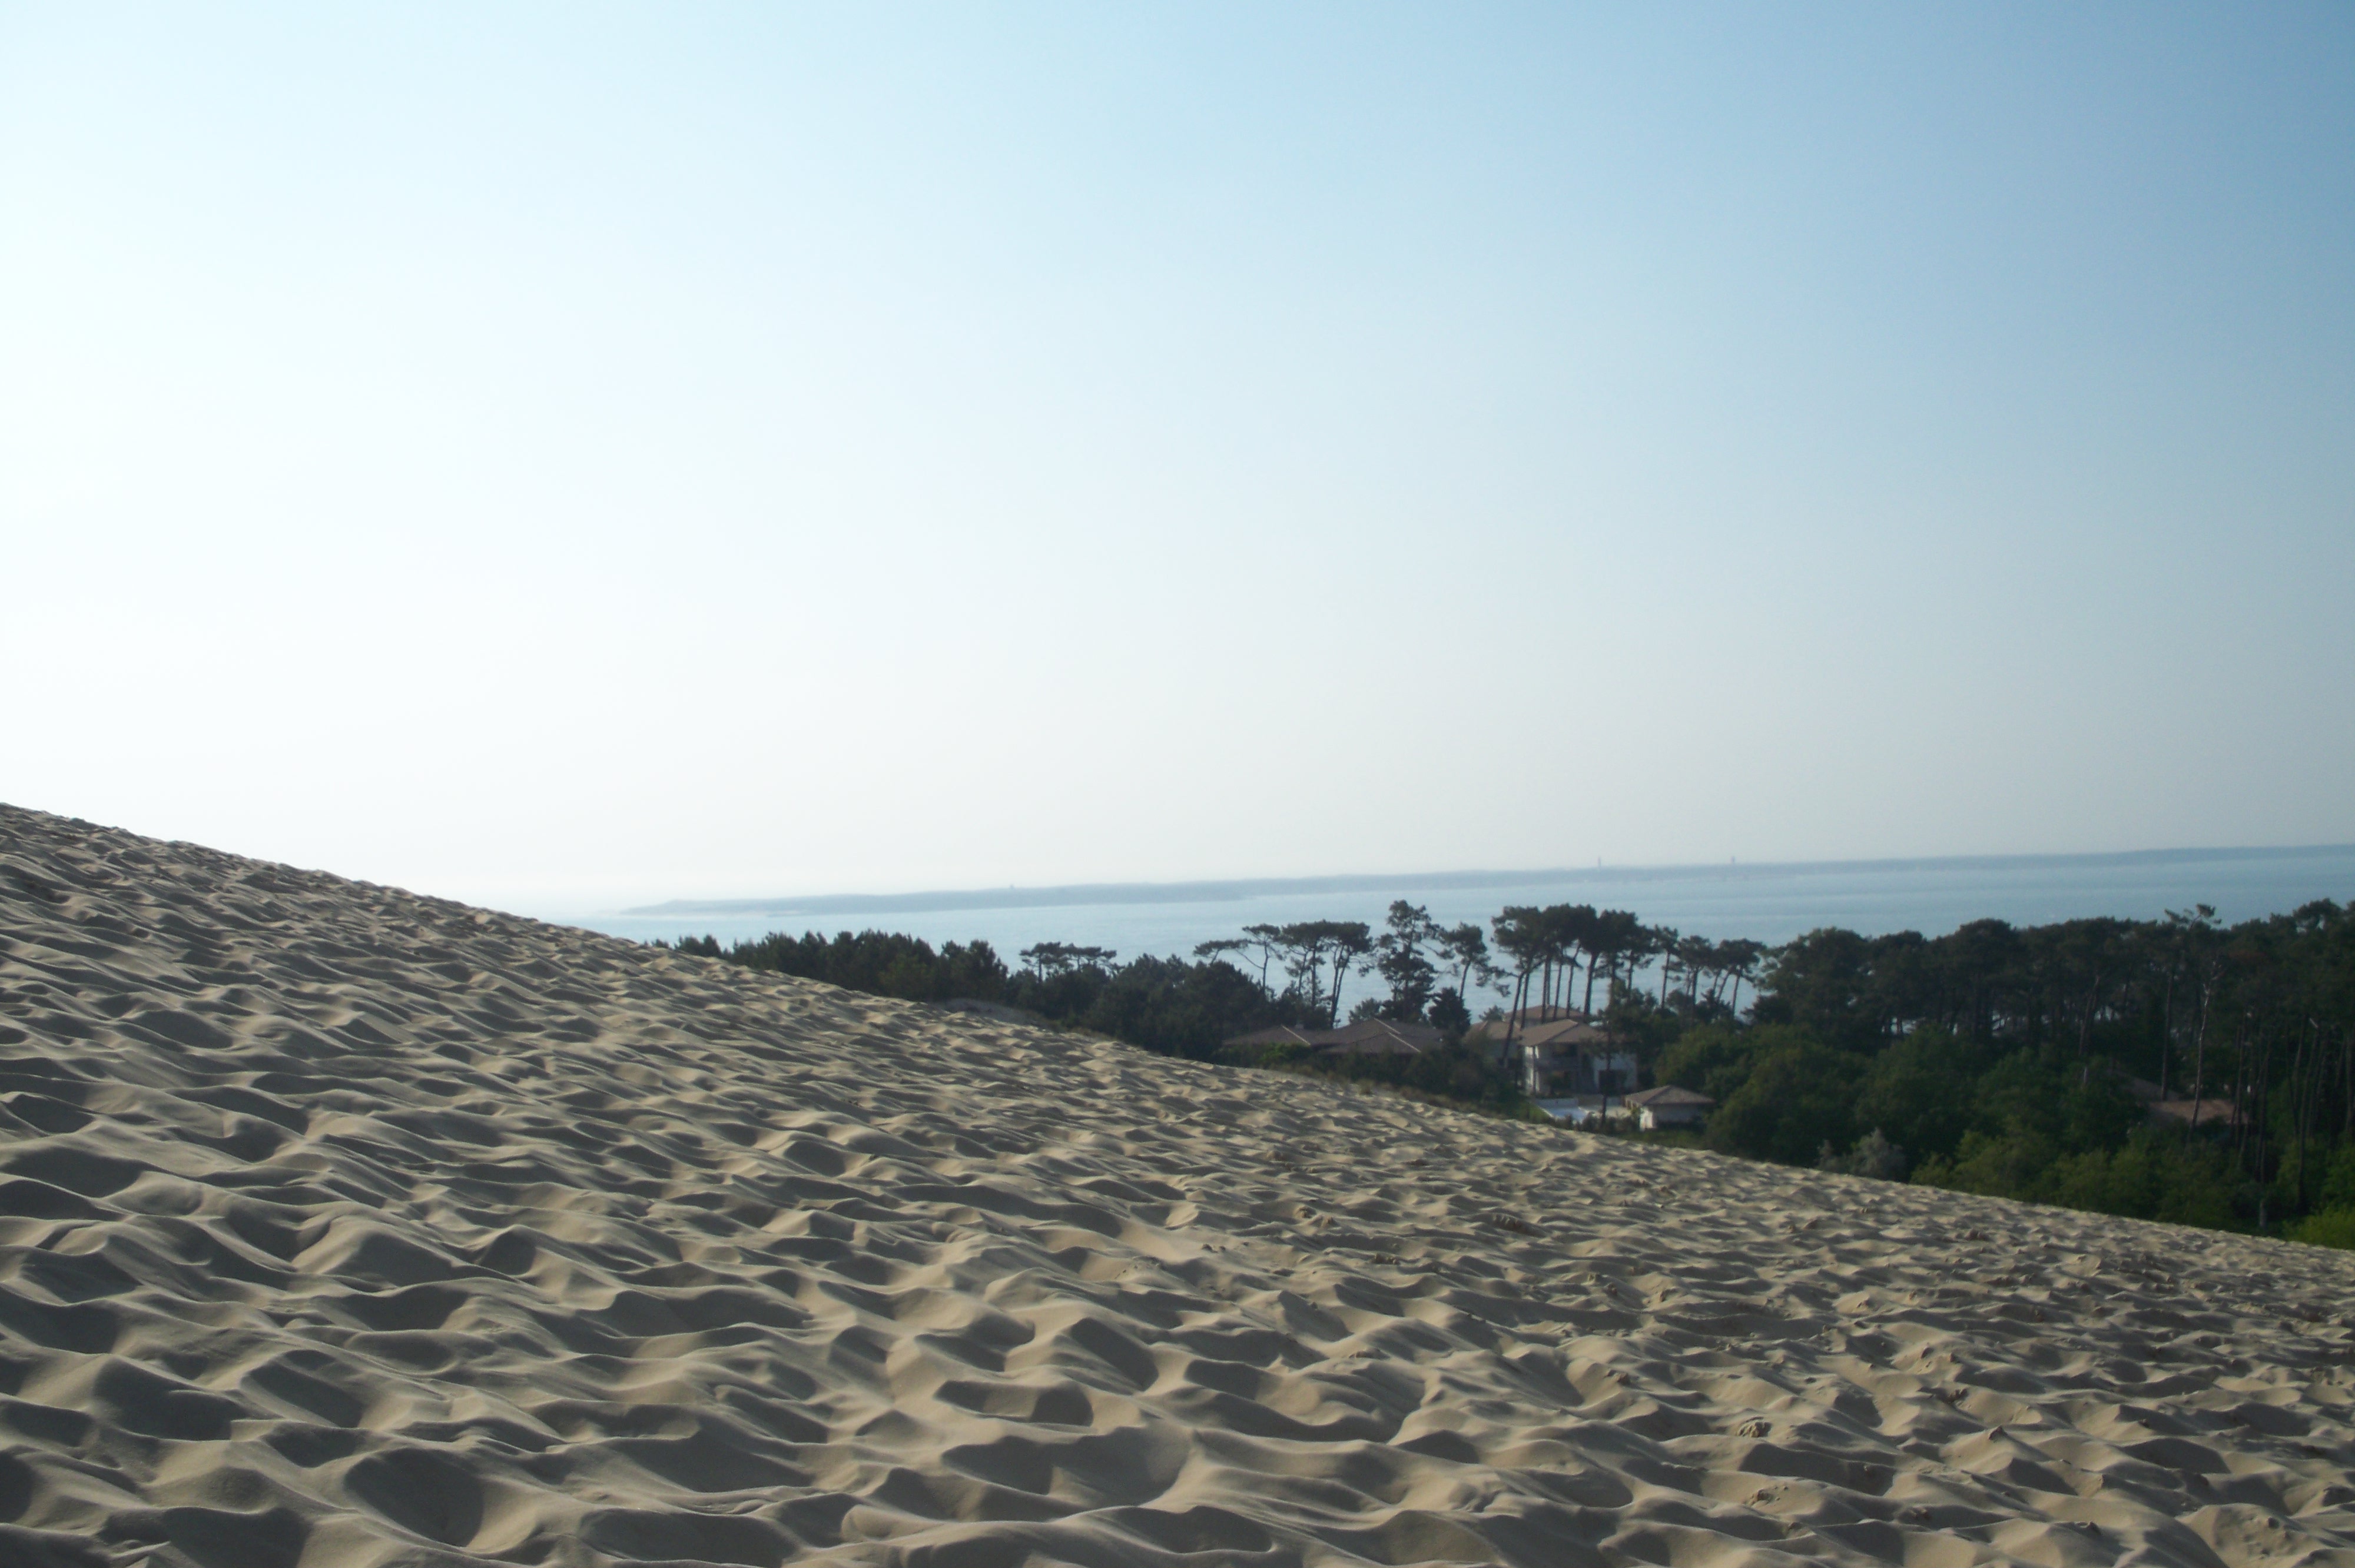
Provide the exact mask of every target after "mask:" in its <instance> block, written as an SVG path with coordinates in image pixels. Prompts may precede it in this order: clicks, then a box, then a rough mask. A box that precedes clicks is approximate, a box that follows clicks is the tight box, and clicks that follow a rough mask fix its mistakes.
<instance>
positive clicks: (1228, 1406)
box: [0, 809, 2355, 1568]
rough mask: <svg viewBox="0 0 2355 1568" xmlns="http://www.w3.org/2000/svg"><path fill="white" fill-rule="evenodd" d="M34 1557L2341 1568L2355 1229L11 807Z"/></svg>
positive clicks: (9, 1006) (311, 1563)
mask: <svg viewBox="0 0 2355 1568" xmlns="http://www.w3.org/2000/svg"><path fill="white" fill-rule="evenodd" d="M0 1017H5V1023H0V1089H4V1090H5V1095H4V1096H0V1104H5V1115H0V1241H5V1243H6V1244H7V1245H6V1246H5V1254H0V1390H5V1395H6V1397H5V1398H0V1520H13V1521H14V1522H13V1523H10V1524H7V1525H5V1526H0V1563H6V1564H16V1563H83V1562H100V1561H112V1562H115V1563H153V1564H157V1565H159V1568H160V1565H165V1564H183V1563H202V1564H208V1565H213V1568H292V1565H293V1564H296V1563H301V1564H304V1565H305V1568H329V1565H334V1568H344V1565H357V1564H366V1563H457V1562H475V1561H480V1560H485V1559H496V1560H498V1561H503V1562H511V1563H678V1562H692V1563H762V1564H767V1563H781V1562H784V1561H788V1560H794V1561H802V1560H825V1561H840V1562H858V1563H881V1562H898V1561H906V1562H909V1563H934V1564H941V1565H951V1564H954V1565H971V1568H986V1565H994V1564H1008V1565H1011V1564H1016V1563H1027V1562H1054V1563H1063V1562H1068V1563H1091V1564H1107V1565H1109V1564H1131V1563H1135V1564H1172V1563H1203V1564H1209V1563H1337V1562H1346V1563H1355V1562H1360V1561H1369V1562H1375V1563H1420V1562H1508V1563H1533V1564H1534V1563H1595V1562H1623V1561H1640V1562H1647V1563H1676V1564H1694V1565H1700V1568H1720V1565H1730V1564H1732V1563H1741V1562H1769V1561H1787V1560H1791V1559H1793V1558H1803V1559H1806V1560H1810V1561H1835V1562H1857V1563H1862V1562H1885V1563H1909V1564H1922V1565H1926V1568H1940V1565H1945V1564H1959V1563H1968V1562H1980V1561H2004V1560H2016V1561H2021V1562H2029V1563H2048V1564H2075V1563H2111V1562H2116V1561H2123V1560H2126V1558H2128V1557H2133V1558H2134V1559H2135V1560H2136V1561H2149V1562H2157V1563H2213V1562H2215V1561H2217V1560H2218V1559H2220V1558H2221V1559H2222V1561H2224V1562H2227V1563H2288V1562H2295V1561H2299V1560H2301V1559H2305V1560H2317V1559H2320V1560H2328V1561H2332V1562H2344V1563H2355V1551H2350V1549H2349V1548H2350V1543H2355V1510H2350V1507H2349V1505H2350V1501H2355V1486H2350V1482H2349V1475H2348V1471H2349V1463H2350V1456H2355V1449H2350V1443H2349V1438H2350V1425H2349V1419H2350V1409H2349V1400H2350V1383H2355V1372H2350V1368H2349V1359H2350V1336H2349V1326H2350V1321H2355V1319H2350V1309H2351V1308H2355V1294H2350V1286H2355V1257H2350V1256H2348V1255H2339V1254H2331V1253H2324V1252H2318V1251H2313V1250H2309V1249H2304V1248H2299V1247H2293V1246H2288V1245H2278V1244H2269V1243H2258V1242H2251V1241H2245V1240H2238V1239H2233V1238H2230V1237H2224V1236H2219V1235H2211V1234H2202V1233H2198V1232H2191V1231H2179V1230H2170V1229H2167V1228H2163V1227H2158V1226H2151V1225H2141V1224H2129V1223H2124V1222H2116V1221H2106V1220H2100V1219H2094V1218H2088V1217H2084V1216H2080V1215H2073V1214H2069V1213H2059V1212H2053V1211H2046V1210H2037V1209H2030V1208H2024V1207H2019V1206H2015V1205H2010V1204H2005V1203H2000V1202H1983V1201H1977V1200H1972V1199H1965V1198H1956V1197H1950V1196H1944V1195H1937V1194H1932V1193H1927V1192H1916V1191H1913V1190H1910V1189H1906V1188H1902V1187H1891V1186H1887V1185H1882V1184H1877V1183H1870V1182H1863V1181H1849V1180H1845V1179H1839V1178H1830V1177H1818V1176H1815V1175H1811V1174H1807V1173H1804V1172H1796V1171H1782V1170H1776V1169H1773V1168H1769V1167H1764V1166H1756V1165H1748V1164H1742V1163H1738V1162H1732V1161H1726V1160H1717V1159H1713V1158H1710V1157H1706V1156H1701V1155H1697V1154H1696V1155H1685V1154H1675V1153H1664V1152H1658V1151H1651V1150H1636V1149H1628V1148H1624V1147H1614V1145H1612V1144H1610V1143H1608V1142H1603V1141H1597V1140H1593V1139H1586V1138H1583V1137H1581V1136H1577V1135H1572V1134H1567V1133H1557V1132H1550V1131H1548V1130H1545V1129H1541V1128H1524V1127H1519V1126H1514V1125H1508V1124H1504V1123H1498V1122H1494V1121H1488V1120H1484V1119H1481V1118H1476V1117H1471V1116H1465V1115H1456V1114H1452V1113H1445V1112H1438V1111H1433V1110H1428V1109H1424V1108H1421V1107H1414V1106H1412V1105H1408V1104H1404V1103H1401V1102H1397V1101H1393V1100H1389V1099H1385V1098H1381V1097H1372V1096H1366V1095H1359V1094H1356V1093H1351V1092H1348V1091H1345V1090H1338V1089H1335V1088H1332V1087H1328V1086H1321V1085H1316V1084H1312V1083H1306V1082H1299V1081H1295V1080H1290V1079H1286V1078H1283V1077H1278V1076H1273V1075H1238V1074H1233V1073H1228V1072H1221V1071H1214V1070H1210V1069H1207V1068H1200V1067H1195V1066H1191V1065H1185V1064H1180V1063H1173V1062H1167V1061H1162V1060H1158V1059H1156V1058H1153V1057H1150V1056H1146V1055H1144V1054H1139V1053H1136V1052H1134V1051H1130V1050H1128V1049H1125V1048H1124V1047H1120V1046H1115V1045H1110V1044H1102V1043H1098V1042H1093V1041H1087V1040H1080V1039H1073V1038H1070V1037H1064V1036H1058V1035H1052V1034H1047V1033H1038V1032H1034V1031H1028V1030H1025V1029H1022V1028H1019V1027H1016V1026H1009V1025H996V1024H991V1023H988V1022H976V1021H973V1020H970V1019H963V1018H953V1017H950V1016H948V1015H944V1014H942V1013H939V1012H933V1011H932V1010H929V1009H926V1008H922V1007H916V1006H903V1005H900V1004H897V1003H892V1002H887V1001H876V1000H872V999H868V998H864V997H859V996H855V995H851V994H848V993H845V992H840V991H829V990H826V989H825V988H822V987H818V986H813V985H805V984H799V983H790V982H788V983H778V982H775V981H773V980H762V979H759V978H756V977H754V976H751V975H749V974H745V973H741V972H738V971H734V970H730V969H727V968H725V967H724V966H722V965H720V964H718V963H716V962H709V961H706V960H701V959H680V958H676V957H673V956H670V955H667V954H659V953H655V952H652V951H648V950H645V949H639V948H632V947H629V946H627V945H625V944H623V943H620V942H616V941H611V940H608V939H605V938H599V937H594V936H591V935H588V934H585V933H582V932H577V931H569V930H562V929H557V928H553V927H544V926H538V925H534V924H532V923H530V922H528V921H524V920H518V919H514V918H510V917H508V916H498V915H490V914H485V913H480V912H477V911H474V910H471V909H466V908H463V907H460V906H455V905H452V904H446V903H437V902H434V901H432V900H425V899H419V898H415V897H411V896H410V895H405V894H400V893H396V892H391V891H388V890H386V889H383V888H379V887H373V886H368V885H359V884H354V883H348V882H342V881H338V880H336V879H335V878H332V877H328V876H324V875H318V874H309V873H300V872H293V871H289V870H286V869H284V868H282V867H278V866H272V865H264V864H261V863H254V862H250V861H242V860H238V859H235V858H233V857H230V856H227V855H222V854H218V853H211V852H209V851H206V850H201V849H196V848H192V847H188V846H186V845H179V844H163V843H157V842H151V841H146V840H142V839H136V838H133V837H131V836H129V835H126V834H122V833H115V832H105V831H101V830H97V829H93V828H91V827H89V826H87V825H85V824H80V823H73V822H68V821H61V820H59V819H57V818H52V817H45V816H40V815H37V814H33V813H28V812H22V811H16V810H5V809H0Z"/></svg>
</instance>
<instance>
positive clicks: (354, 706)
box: [0, 4, 2355, 909]
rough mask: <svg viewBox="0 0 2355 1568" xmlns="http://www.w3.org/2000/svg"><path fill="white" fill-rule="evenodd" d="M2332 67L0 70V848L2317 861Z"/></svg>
mask: <svg viewBox="0 0 2355 1568" xmlns="http://www.w3.org/2000/svg"><path fill="white" fill-rule="evenodd" d="M2350 146H2355V10H2350V8H2348V7H2345V6H2343V5H2320V4H2312V5H2296V4H2290V5H2278V6H2270V7H2265V8H2263V9H2259V10H2254V11H2250V10H2225V9H2222V8H2216V9H2202V8H2198V7H2192V6H2132V5H2087V6H2081V7H2073V8H2067V9H2054V8H2051V7H2043V6H2034V5H2001V4H1998V5H1969V6H1963V5H1923V6H1913V7H1904V8H1885V7H1871V6H1867V5H1797V6H1775V7H1765V6H1754V5H1689V6H1682V7H1659V8H1649V9H1641V10H1625V9H1616V8H1613V9H1602V8H1597V9H1586V10H1581V9H1573V8H1564V7H1555V6H1537V5H1483V6H1477V7H1462V8H1453V9H1448V10H1444V11H1441V10H1433V9H1418V8H1414V7H1409V6H1394V5H1374V6H1350V7H1348V8H1342V7H1338V6H1329V5H1300V6H1293V7H1286V8H1283V9H1281V10H1275V11H1269V10H1265V9H1262V8H1256V7H1246V6H1241V5H1209V6H1201V7H1189V8H1186V9H1183V10H1178V11H1171V12H1167V13H1151V12H1121V13H1108V12H1103V11H1101V10H1096V9H1092V8H1084V7H1077V6H1039V7H1031V8H1026V9H1023V10H1019V11H992V10H975V9H972V8H966V7H956V6H948V5H915V6H910V7H904V8H900V9H897V10H894V11H891V12H889V13H881V12H871V11H848V12H826V11H816V10H787V9H774V8H768V7H760V6H751V5H711V6H705V7H698V8H697V9H695V10H693V11H690V12H678V11H673V10H666V9H657V8H651V7H632V6H626V5H623V6H605V7H596V8H590V9H581V8H570V7H567V8H559V7H555V6H549V5H515V6H511V7H503V8H500V9H498V10H496V11H494V12H481V11H476V10H472V9H462V8H459V7H455V6H432V5H428V6H423V7H417V8H406V9H402V10H399V11H376V12H319V11H315V10H313V9H310V8H305V7H298V6H291V5H227V6H222V7H216V8H208V10H206V11H204V12H203V13H201V14H199V13H196V12H189V11H185V10H181V9H176V8H172V7H165V6H160V5H151V6H142V5H128V6H123V7H114V8H108V9H104V10H90V9H85V8H37V7H31V6H21V5H5V4H0V550H5V559H6V560H7V562H8V564H9V567H10V573H11V584H12V587H14V588H15V589H16V592H15V593H13V594H12V596H11V602H10V605H9V610H8V614H7V615H6V616H5V618H0V658H5V660H6V661H7V663H8V667H9V669H10V671H11V674H12V690H11V698H12V711H11V723H10V725H9V726H8V730H7V733H6V735H5V738H0V798H6V799H8V800H15V801H18V802H21V803H23V804H26V805H28V806H33V807H37V808H39V809H42V810H51V811H58V812H61V813H65V814H68V815H72V816H77V817H82V818H87V819H91V820H95V821H104V822H109V823H114V824H120V825H122V826H123V827H126V828H129V829H132V830H133V831H136V832H144V833H150V834H155V835H158V836H164V837H170V838H180V839H188V840H194V841H197V842H204V843H208V844H212V845H216V846H218V847H220V848H223V849H227V850H231V851H235V852H238V853H249V854H255V855H261V856H264V857H268V858H272V859H277V860H284V861H289V862H293V863H298V864H304V865H311V866H318V867H323V868H325V869H329V870H333V871H336V872H339V873H343V874H348V875H353V876H358V877H364V878H367V879H369V880H373V881H378V882H384V883H390V884H396V885H402V886H407V887H411V888H415V889H417V890H419V891H421V892H427V893H433V894H440V895H448V896H453V897H460V898H465V899H468V900H470V901H474V902H478V903H487V904H494V905H498V906H506V907H513V908H536V909H582V908H610V907H616V906H621V905H624V904H629V903H643V902H645V901H648V900H650V899H656V898H660V897H663V896H666V895H675V894H680V893H682V892H692V893H695V894H698V895H703V896H708V897H721V896H751V897H759V896H767V895H774V894H775V893H776V892H777V891H778V890H779V889H793V888H816V887H835V888H865V889H874V890H890V889H899V890H914V889H922V888H940V887H956V886H967V887H987V886H993V885H1006V884H1026V885H1068V884H1073V883H1081V882H1104V881H1191V880H1205V879H1213V878H1225V877H1235V876H1260V877H1268V876H1279V877H1280V876H1298V875H1317V874H1337V873H1341V874H1346V873H1350V872H1361V871H1362V870H1363V868H1364V867H1366V866H1369V865H1396V864H1422V865H1464V866H1477V865H1497V864H1507V865H1537V866H1543V865H1568V866H1577V865H1582V864H1585V863H1591V862H1593V861H1594V860H1596V859H1597V858H1598V857H1600V858H1602V859H1604V861H1606V862H1608V863H1614V864H1627V863H1679V862H1683V863H1715V862H1719V861H1722V860H1724V859H1726V858H1727V857H1729V856H1739V857H1740V858H1741V859H1742V861H1744V862H1751V861H1759V862H1777V863H1794V862H1817V861H1826V860H1873V859H1882V858H1906V859H1910V858H1922V857H1943V856H1955V855H1977V854H2036V853H2102V852H2116V851H2130V850H2137V849H2141V848H2146V847H2147V846H2151V845H2169V844H2243V845H2300V844H2338V843H2345V842H2355V790H2350V789H2348V788H2347V787H2346V780H2347V779H2350V777H2355V682H2350V681H2349V680H2348V679H2347V678H2346V672H2347V671H2348V670H2349V669H2350V667H2355V615H2350V614H2348V613H2347V611H2346V608H2345V605H2344V602H2343V601H2344V599H2345V595H2346V585H2347V584H2348V583H2349V582H2350V581H2355V291H2350V290H2349V289H2348V288H2347V286H2346V283H2347V280H2348V279H2349V278H2350V277H2355V158H2350V156H2349V155H2348V151H2347V150H2348V149H2349V148H2350Z"/></svg>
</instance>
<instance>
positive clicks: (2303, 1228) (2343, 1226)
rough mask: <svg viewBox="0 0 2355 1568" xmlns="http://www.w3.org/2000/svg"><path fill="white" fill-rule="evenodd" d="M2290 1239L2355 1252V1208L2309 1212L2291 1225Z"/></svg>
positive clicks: (2310, 1244)
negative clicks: (2316, 1212)
mask: <svg viewBox="0 0 2355 1568" xmlns="http://www.w3.org/2000/svg"><path fill="white" fill-rule="evenodd" d="M2289 1239H2290V1240H2292V1241H2299V1242H2304V1243H2306V1244H2307V1245H2309V1246H2335V1247H2338V1248H2339V1249H2341V1250H2342V1251H2350V1252H2355V1209H2326V1210H2324V1211H2323V1212H2322V1213H2318V1214H2308V1215H2307V1217H2306V1218H2305V1219H2303V1220H2300V1221H2299V1222H2298V1223H2297V1224H2295V1225H2293V1226H2291V1227H2290V1232H2289Z"/></svg>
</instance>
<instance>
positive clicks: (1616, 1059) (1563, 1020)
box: [1464, 1008, 1636, 1100]
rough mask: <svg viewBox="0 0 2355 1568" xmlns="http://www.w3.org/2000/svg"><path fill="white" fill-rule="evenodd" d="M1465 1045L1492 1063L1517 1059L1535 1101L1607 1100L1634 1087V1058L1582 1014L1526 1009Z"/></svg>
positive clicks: (1485, 1026) (1491, 1024)
mask: <svg viewBox="0 0 2355 1568" xmlns="http://www.w3.org/2000/svg"><path fill="white" fill-rule="evenodd" d="M1464 1043H1465V1044H1466V1045H1470V1046H1472V1047H1474V1048H1475V1049H1482V1050H1486V1051H1487V1053H1488V1054H1490V1056H1491V1057H1492V1059H1493V1058H1499V1057H1504V1056H1507V1055H1511V1054H1518V1056H1519V1058H1520V1060H1519V1063H1518V1066H1519V1068H1520V1077H1521V1087H1522V1088H1523V1089H1524V1090H1526V1091H1527V1092H1528V1094H1529V1097H1530V1098H1531V1099H1535V1100H1544V1099H1553V1098H1558V1097H1575V1096H1586V1095H1599V1096H1601V1097H1604V1098H1605V1099H1609V1098H1611V1097H1614V1096H1617V1095H1624V1094H1625V1093H1627V1092H1628V1091H1629V1090H1631V1089H1633V1088H1634V1087H1635V1086H1636V1054H1635V1053H1634V1052H1632V1051H1629V1050H1627V1049H1625V1047H1624V1046H1622V1045H1621V1044H1619V1043H1618V1042H1617V1041H1615V1040H1614V1039H1613V1038H1612V1036H1611V1033H1610V1031H1608V1030H1606V1029H1604V1028H1603V1027H1601V1026H1600V1025H1598V1024H1597V1023H1595V1022H1594V1021H1593V1019H1591V1018H1589V1017H1588V1016H1587V1015H1586V1014H1584V1013H1582V1012H1566V1011H1564V1010H1562V1009H1561V1008H1542V1009H1540V1008H1528V1009H1524V1010H1523V1011H1522V1012H1517V1013H1513V1014H1510V1015H1508V1016H1507V1017H1504V1018H1497V1019H1491V1020H1489V1021H1488V1022H1485V1023H1481V1024H1479V1025H1477V1026H1476V1027H1475V1028H1474V1029H1473V1031H1472V1033H1470V1034H1468V1035H1466V1036H1465V1042H1464Z"/></svg>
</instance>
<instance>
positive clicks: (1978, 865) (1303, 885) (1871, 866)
mask: <svg viewBox="0 0 2355 1568" xmlns="http://www.w3.org/2000/svg"><path fill="white" fill-rule="evenodd" d="M2347 853H2355V844H2298V845H2290V846H2286V847H2279V848H2243V849H2231V848H2224V849H2162V850H2123V851H2115V852H2110V853H2095V854H2009V855H1932V856H1917V857H1913V858H1911V859H1902V860H1820V861H1758V862H1749V861H1728V862H1719V863H1706V864H1683V865H1625V866H1622V865H1593V866H1576V867H1572V866H1557V867H1551V868H1548V869H1545V870H1538V871H1440V872H1420V873H1408V874H1400V875H1391V876H1383V875H1350V876H1284V877H1243V878H1231V879H1227V880H1217V881H1206V882H1095V883H1075V884H1071V885H1064V886H1055V887H981V888H962V889H944V890H936V891H932V892H919V893H832V894H818V895H806V896H780V897H771V898H674V899H669V900H666V902H664V903H660V904H642V905H638V906H634V907H631V908H628V909H624V910H623V911H622V913H623V914H624V915H634V916H789V915H802V916H816V915H866V914H878V915H880V914H916V913H937V912H942V911H955V910H961V909H1042V908H1069V907H1084V906H1108V905H1149V904H1218V903H1228V902H1241V901H1242V900H1245V899H1252V898H1267V897H1281V896H1286V895H1314V894H1328V893H1329V894H1344V893H1366V892H1391V891H1395V892H1399V893H1426V892H1437V891H1454V890H1468V889H1476V888H1489V887H1525V886H1535V885H1562V884H1572V883H1593V884H1596V885H1614V884H1625V883H1652V882H1689V881H1700V880H1710V881H1735V880H1739V881H1745V882H1747V881H1769V880H1774V879H1777V878H1784V877H1796V876H1810V875H1841V876H1853V875H1859V874H1875V873H1882V874H1891V875H1905V874H1918V873H1922V872H1929V871H1944V872H1952V871H1973V870H1978V871H1987V872H2015V871H2022V870H2032V869H2038V868H2048V869H2051V870H2055V871H2060V870H2070V869H2085V870H2091V869H2096V868H2102V867H2118V868H2123V867H2127V866H2156V865H2196V864H2200V863H2212V862H2221V861H2248V860H2296V859H2298V858H2300V857H2302V856H2308V855H2320V854H2347Z"/></svg>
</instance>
